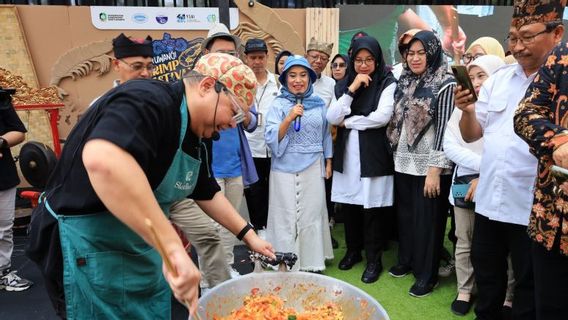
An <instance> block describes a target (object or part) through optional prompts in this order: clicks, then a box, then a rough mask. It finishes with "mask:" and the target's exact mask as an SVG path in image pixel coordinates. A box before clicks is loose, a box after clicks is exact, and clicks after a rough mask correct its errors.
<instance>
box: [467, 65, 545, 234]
mask: <svg viewBox="0 0 568 320" xmlns="http://www.w3.org/2000/svg"><path fill="white" fill-rule="evenodd" d="M535 76H536V73H535V74H532V75H531V76H529V77H527V76H526V75H525V73H524V71H523V69H522V67H521V66H520V65H518V64H516V63H515V64H512V65H507V66H504V67H502V68H500V69H499V70H497V71H496V72H495V73H494V74H493V75H492V76H491V77H489V79H487V81H485V83H483V86H482V87H481V90H480V92H479V99H478V101H477V102H476V103H475V113H476V116H477V120H478V121H479V124H480V125H481V128H482V129H483V154H482V156H481V166H480V177H479V183H478V185H477V190H476V194H475V203H476V204H475V211H476V212H477V213H479V214H482V215H484V216H486V217H487V218H489V219H491V220H496V221H501V222H506V223H514V224H519V225H525V226H526V225H528V222H529V216H530V213H531V206H532V202H533V191H534V184H535V180H536V174H537V159H536V158H535V157H534V156H533V155H532V154H530V153H529V146H528V145H527V144H526V143H525V142H524V141H523V140H521V138H519V136H517V135H516V134H515V132H514V130H513V117H514V115H515V110H516V109H517V106H518V105H519V102H520V101H521V99H522V98H523V97H524V96H525V91H526V90H527V88H528V86H529V84H530V83H531V82H532V81H533V79H534V77H535Z"/></svg>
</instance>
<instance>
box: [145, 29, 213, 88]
mask: <svg viewBox="0 0 568 320" xmlns="http://www.w3.org/2000/svg"><path fill="white" fill-rule="evenodd" d="M201 42H203V38H197V39H193V40H191V41H187V40H185V39H184V38H172V36H171V35H170V34H169V33H167V32H165V33H164V36H163V39H161V40H154V41H152V45H153V48H154V58H153V59H152V62H153V63H154V66H155V68H154V73H153V74H152V78H154V79H157V80H161V81H168V82H173V81H176V80H179V79H181V75H182V71H183V69H186V68H189V67H191V66H192V65H193V62H194V60H195V59H196V58H197V56H198V55H199V54H200V53H201Z"/></svg>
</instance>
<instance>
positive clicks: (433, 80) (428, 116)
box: [387, 31, 455, 150]
mask: <svg viewBox="0 0 568 320" xmlns="http://www.w3.org/2000/svg"><path fill="white" fill-rule="evenodd" d="M414 41H420V42H421V43H422V45H423V46H424V49H425V50H426V71H425V72H424V73H423V74H421V75H416V74H414V73H413V72H412V71H410V68H409V67H408V65H407V64H406V63H404V70H403V72H402V75H401V76H400V79H399V81H398V87H397V89H396V92H395V95H394V101H395V108H394V114H393V117H392V119H391V121H390V123H389V126H388V128H387V136H388V138H389V141H390V143H391V146H392V149H393V150H396V146H397V145H398V142H399V139H400V133H401V130H402V124H403V122H404V123H406V125H405V130H406V134H407V136H408V147H409V149H410V150H412V149H413V148H414V147H415V146H416V144H417V143H418V142H419V141H420V139H421V138H422V136H423V135H424V133H426V131H427V130H428V128H430V126H431V125H432V123H433V120H434V117H435V116H436V109H437V105H438V93H439V91H440V89H441V88H443V87H445V86H446V85H447V84H449V83H451V82H454V81H455V80H454V76H453V75H452V74H451V73H450V72H449V71H448V65H447V63H446V60H445V58H444V55H443V51H442V46H441V43H440V40H439V39H438V38H437V37H436V35H435V34H434V33H433V32H430V31H420V32H418V33H417V34H416V35H414V37H413V38H412V40H411V41H410V43H409V45H411V44H412V43H413V42H414Z"/></svg>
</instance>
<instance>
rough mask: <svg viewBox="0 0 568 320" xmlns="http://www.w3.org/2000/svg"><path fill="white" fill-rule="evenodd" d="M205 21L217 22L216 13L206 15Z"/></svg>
mask: <svg viewBox="0 0 568 320" xmlns="http://www.w3.org/2000/svg"><path fill="white" fill-rule="evenodd" d="M207 22H211V23H216V22H217V15H216V14H214V13H213V14H210V15H208V16H207Z"/></svg>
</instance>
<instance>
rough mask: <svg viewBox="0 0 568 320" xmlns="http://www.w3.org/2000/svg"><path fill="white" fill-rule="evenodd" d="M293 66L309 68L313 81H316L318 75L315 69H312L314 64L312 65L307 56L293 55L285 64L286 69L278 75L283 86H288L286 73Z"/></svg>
mask: <svg viewBox="0 0 568 320" xmlns="http://www.w3.org/2000/svg"><path fill="white" fill-rule="evenodd" d="M293 66H302V67H304V68H306V69H307V70H308V74H309V76H310V81H311V83H314V82H316V80H317V78H318V76H317V75H316V72H315V71H314V69H312V66H310V63H309V62H308V60H306V58H304V57H302V56H299V55H293V56H289V57H288V59H287V60H286V63H285V64H284V69H282V74H281V75H280V76H279V77H278V80H280V83H281V84H282V86H284V87H287V86H288V83H287V82H286V74H287V73H288V70H290V68H292V67H293ZM310 85H311V84H310Z"/></svg>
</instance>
